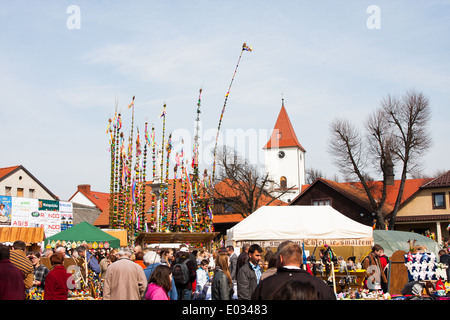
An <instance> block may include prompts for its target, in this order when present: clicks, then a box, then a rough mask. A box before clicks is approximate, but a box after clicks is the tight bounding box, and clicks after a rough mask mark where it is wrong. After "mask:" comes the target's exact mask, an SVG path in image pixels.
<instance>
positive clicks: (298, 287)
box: [273, 280, 319, 300]
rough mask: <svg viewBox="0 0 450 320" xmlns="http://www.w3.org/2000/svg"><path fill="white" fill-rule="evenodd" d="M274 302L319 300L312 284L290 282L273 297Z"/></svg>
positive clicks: (296, 281)
mask: <svg viewBox="0 0 450 320" xmlns="http://www.w3.org/2000/svg"><path fill="white" fill-rule="evenodd" d="M273 300H319V298H318V295H317V291H316V288H315V287H314V286H313V285H312V284H311V283H310V282H303V281H299V280H290V281H288V282H286V283H285V284H283V285H282V286H281V287H280V289H278V291H277V292H275V293H274V295H273Z"/></svg>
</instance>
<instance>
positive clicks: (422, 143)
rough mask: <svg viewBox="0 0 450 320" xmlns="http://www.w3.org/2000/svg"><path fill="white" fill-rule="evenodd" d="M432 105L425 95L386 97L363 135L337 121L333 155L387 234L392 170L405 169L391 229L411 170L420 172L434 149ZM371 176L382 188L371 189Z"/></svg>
mask: <svg viewBox="0 0 450 320" xmlns="http://www.w3.org/2000/svg"><path fill="white" fill-rule="evenodd" d="M429 118H430V110H429V102H428V99H427V98H426V97H425V96H423V94H422V93H417V92H415V91H409V92H407V93H406V94H405V95H404V96H403V97H402V98H401V99H398V98H395V97H392V96H390V95H389V96H388V97H387V98H385V99H383V100H382V102H381V106H380V108H378V109H377V110H375V112H373V113H372V114H371V115H370V116H369V117H368V119H367V121H366V122H365V131H364V134H362V133H361V132H360V131H359V130H358V129H357V128H356V127H354V126H353V125H352V124H351V123H350V122H349V121H348V120H342V119H337V120H335V121H333V122H332V123H331V125H330V131H331V139H330V141H329V153H330V154H331V155H332V157H333V162H334V164H335V165H336V166H337V167H338V168H339V171H340V172H341V173H343V174H344V176H345V177H346V178H347V179H349V180H350V179H355V178H356V179H358V180H359V181H360V182H361V185H362V188H363V189H364V191H365V193H366V194H367V197H368V200H369V203H370V205H371V209H372V210H373V212H374V213H375V214H376V216H377V227H378V228H381V229H384V228H385V221H384V218H385V217H384V215H383V206H384V204H385V202H386V196H387V194H386V192H387V185H388V183H389V180H390V179H393V166H394V164H395V163H396V162H401V163H402V164H403V169H402V175H401V179H400V180H401V182H400V189H399V192H398V195H397V200H396V203H395V206H394V210H393V211H392V215H391V219H390V221H389V229H393V228H394V225H395V218H396V214H397V211H398V208H399V206H400V203H401V197H402V194H403V189H404V184H405V180H406V174H407V172H408V169H409V166H411V167H412V168H417V166H418V165H419V164H420V161H419V156H420V155H422V152H424V151H425V150H427V149H428V148H429V146H430V142H431V141H430V135H429V133H428V132H427V125H428V122H429ZM371 173H375V174H377V175H381V176H382V180H383V183H382V186H381V188H376V187H375V184H373V183H371V181H373V179H372V178H371Z"/></svg>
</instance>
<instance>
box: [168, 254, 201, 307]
mask: <svg viewBox="0 0 450 320" xmlns="http://www.w3.org/2000/svg"><path fill="white" fill-rule="evenodd" d="M183 262H184V263H185V265H186V266H187V272H185V271H184V270H186V269H185V268H184V266H183ZM196 270H197V263H196V262H195V257H194V256H193V255H192V254H191V253H190V252H189V249H188V248H187V247H186V246H182V247H181V248H180V251H179V252H177V255H176V258H175V261H174V264H173V267H172V276H173V278H174V280H175V286H176V288H177V294H178V300H191V298H192V290H193V288H194V283H195V280H196V279H195V277H196ZM183 275H184V276H183Z"/></svg>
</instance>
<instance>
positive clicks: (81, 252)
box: [77, 245, 101, 279]
mask: <svg viewBox="0 0 450 320" xmlns="http://www.w3.org/2000/svg"><path fill="white" fill-rule="evenodd" d="M77 253H78V256H79V257H80V258H83V259H84V260H85V261H86V263H87V264H88V268H89V270H92V271H93V272H94V273H95V278H97V279H98V277H99V275H100V273H101V270H100V266H99V264H98V260H97V258H96V257H94V255H92V253H90V252H89V250H88V249H87V248H86V246H84V245H81V246H79V247H78V248H77Z"/></svg>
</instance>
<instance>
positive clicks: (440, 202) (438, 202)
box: [432, 192, 445, 209]
mask: <svg viewBox="0 0 450 320" xmlns="http://www.w3.org/2000/svg"><path fill="white" fill-rule="evenodd" d="M432 197H433V209H445V193H444V192H436V193H433V194H432Z"/></svg>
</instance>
